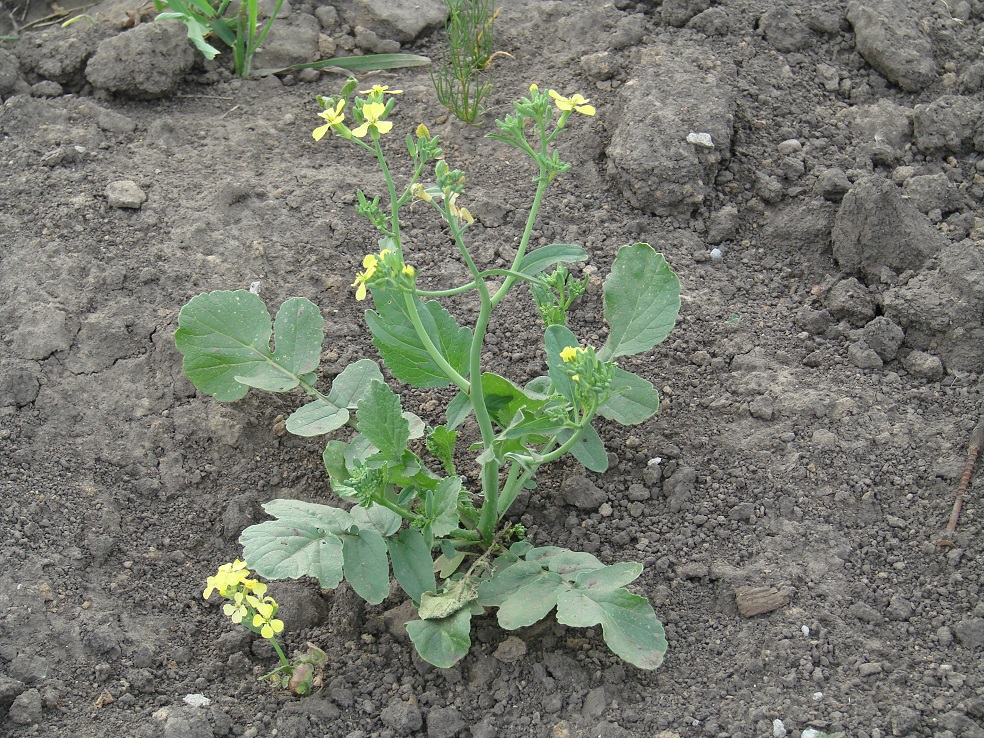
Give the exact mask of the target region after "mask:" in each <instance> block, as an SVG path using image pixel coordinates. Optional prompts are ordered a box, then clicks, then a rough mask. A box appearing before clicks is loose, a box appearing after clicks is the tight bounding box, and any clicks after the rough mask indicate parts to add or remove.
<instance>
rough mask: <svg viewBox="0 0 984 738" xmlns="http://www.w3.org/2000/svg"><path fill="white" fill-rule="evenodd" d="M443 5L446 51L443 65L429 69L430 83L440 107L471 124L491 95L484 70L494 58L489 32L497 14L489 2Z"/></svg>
mask: <svg viewBox="0 0 984 738" xmlns="http://www.w3.org/2000/svg"><path fill="white" fill-rule="evenodd" d="M444 1H445V3H446V4H447V6H448V20H447V24H446V25H445V31H446V33H447V39H448V51H447V53H445V54H444V58H443V63H442V64H441V65H440V66H439V67H437V68H432V69H431V80H432V81H433V83H434V91H435V92H436V93H437V99H438V100H439V101H440V103H441V104H442V105H443V106H444V107H446V108H447V109H448V110H450V111H451V112H452V113H453V114H454V115H455V116H456V117H457V118H458V119H459V120H462V121H464V122H465V123H474V122H475V120H476V119H477V118H478V117H479V116H480V115H481V114H482V113H483V112H484V110H485V100H486V98H487V97H488V96H489V93H490V92H492V80H491V78H490V76H489V75H488V74H486V73H485V70H486V69H487V68H488V66H489V63H490V62H491V61H492V59H493V57H494V56H495V53H493V51H492V31H493V25H494V23H495V17H496V16H497V15H498V14H499V11H498V10H496V11H494V12H493V11H492V8H491V6H490V4H489V2H488V0H444Z"/></svg>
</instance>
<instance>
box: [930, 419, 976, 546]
mask: <svg viewBox="0 0 984 738" xmlns="http://www.w3.org/2000/svg"><path fill="white" fill-rule="evenodd" d="M982 447H984V419H982V420H981V421H980V422H979V423H978V424H977V427H975V428H974V430H973V431H971V433H970V443H969V444H968V447H967V461H966V462H965V463H964V468H963V473H962V474H961V475H960V481H959V482H958V483H957V499H956V500H954V502H953V512H951V513H950V522H948V523H947V524H946V532H947V534H948V535H952V534H953V533H954V532H955V531H956V530H957V520H958V519H959V518H960V510H961V508H963V502H964V497H965V496H966V494H967V490H968V489H970V480H971V478H972V477H973V476H974V467H975V466H976V465H977V457H978V456H979V455H980V453H981V448H982ZM947 544H950V545H952V543H951V542H950V541H940V542H939V543H938V544H937V545H940V546H945V545H947Z"/></svg>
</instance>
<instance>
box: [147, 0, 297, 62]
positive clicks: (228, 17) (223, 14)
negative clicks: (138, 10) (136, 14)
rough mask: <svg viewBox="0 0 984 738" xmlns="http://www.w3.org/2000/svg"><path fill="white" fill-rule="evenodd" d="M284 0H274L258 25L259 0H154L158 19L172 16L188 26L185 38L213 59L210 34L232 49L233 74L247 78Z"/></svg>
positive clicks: (215, 54)
mask: <svg viewBox="0 0 984 738" xmlns="http://www.w3.org/2000/svg"><path fill="white" fill-rule="evenodd" d="M283 2H284V0H277V2H276V4H275V5H274V6H273V10H272V11H271V13H270V17H269V18H268V19H267V21H266V23H264V24H263V26H262V27H261V26H260V25H259V15H260V11H259V2H258V0H242V1H241V2H240V3H238V5H236V6H235V7H234V8H233V9H232V10H230V5H231V3H232V0H154V8H155V9H156V10H157V12H158V15H157V19H158V20H164V19H168V18H174V19H177V20H179V21H181V22H182V23H184V24H185V25H186V26H187V27H188V38H189V39H190V40H191V42H192V43H193V44H194V45H195V46H196V47H197V48H198V50H199V51H201V52H202V54H203V55H204V56H205V58H206V59H214V58H215V57H216V56H218V54H219V50H218V49H217V48H215V47H214V46H212V45H211V44H210V43H209V42H208V41H206V40H205V39H206V36H210V35H212V34H214V35H216V36H218V37H219V39H220V40H221V41H222V43H224V44H225V45H226V46H228V47H229V48H230V49H232V59H233V67H234V68H235V70H236V74H237V75H239V76H240V77H242V78H243V79H247V78H248V77H249V74H250V66H251V65H252V62H253V55H254V54H255V53H256V50H257V49H258V48H259V47H260V45H261V44H262V43H263V40H264V39H265V38H266V36H267V34H268V33H269V32H270V28H271V27H272V26H273V22H274V21H275V20H276V19H277V13H279V12H280V6H281V5H283Z"/></svg>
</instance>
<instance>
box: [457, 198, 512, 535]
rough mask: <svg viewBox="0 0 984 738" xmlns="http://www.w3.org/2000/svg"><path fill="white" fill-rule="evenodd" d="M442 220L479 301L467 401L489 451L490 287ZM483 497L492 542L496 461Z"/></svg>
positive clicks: (485, 475) (489, 465)
mask: <svg viewBox="0 0 984 738" xmlns="http://www.w3.org/2000/svg"><path fill="white" fill-rule="evenodd" d="M445 218H446V219H447V222H448V226H449V227H450V229H451V235H452V236H454V241H455V243H456V244H457V246H458V249H459V251H461V256H462V258H463V259H464V260H465V264H466V265H467V266H468V270H469V271H470V272H471V273H472V276H473V277H474V279H475V284H476V287H477V288H478V294H479V297H480V298H481V307H480V308H479V311H478V319H477V320H476V321H475V333H474V335H473V336H472V342H471V348H470V349H469V352H468V373H469V376H470V377H471V379H472V383H471V392H469V394H468V398H469V401H470V402H471V406H472V411H473V412H474V413H475V420H476V421H477V422H478V430H479V432H480V433H481V435H482V446H483V448H485V449H489V448H491V447H492V441H493V439H494V438H495V429H494V428H493V427H492V416H491V415H490V414H489V409H488V408H487V407H486V405H485V393H484V391H483V390H482V345H483V344H484V343H485V334H486V332H487V331H488V327H489V320H490V319H491V317H492V309H493V308H494V305H493V304H492V298H491V297H490V295H489V288H488V286H487V285H486V284H485V280H484V279H482V277H481V274H482V272H481V271H480V270H479V268H478V266H477V265H476V264H475V261H474V259H472V257H471V254H470V253H469V252H468V249H467V248H466V247H465V244H464V241H463V240H462V238H461V229H460V228H459V227H458V221H457V219H456V218H455V217H454V215H452V214H451V213H450V212H447V213H445ZM482 494H483V496H484V500H483V502H482V509H481V510H480V511H479V516H478V532H479V533H480V534H481V536H482V540H484V541H486V542H488V543H491V541H492V540H493V537H494V536H495V526H496V524H497V523H498V522H499V517H498V508H499V463H498V462H497V461H489V462H486V463H484V464H482Z"/></svg>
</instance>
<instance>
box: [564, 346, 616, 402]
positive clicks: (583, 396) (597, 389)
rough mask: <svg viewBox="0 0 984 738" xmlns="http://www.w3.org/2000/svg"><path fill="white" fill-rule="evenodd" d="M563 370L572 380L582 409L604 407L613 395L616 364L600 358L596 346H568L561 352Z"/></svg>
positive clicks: (575, 394) (572, 385) (575, 395)
mask: <svg viewBox="0 0 984 738" xmlns="http://www.w3.org/2000/svg"><path fill="white" fill-rule="evenodd" d="M560 358H561V359H563V362H564V363H563V364H562V365H561V368H562V369H563V371H564V373H565V374H566V375H567V376H568V377H570V378H571V388H572V390H573V393H574V399H575V400H576V401H577V404H579V405H580V406H581V407H582V408H597V407H600V406H601V405H604V404H605V402H606V401H607V400H608V398H609V397H610V396H611V393H612V380H613V379H614V378H615V362H614V361H602V360H601V359H599V358H598V355H597V353H596V352H595V348H594V346H588V347H587V348H581V347H580V346H568V347H567V348H565V349H564V350H563V351H561V352H560Z"/></svg>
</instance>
